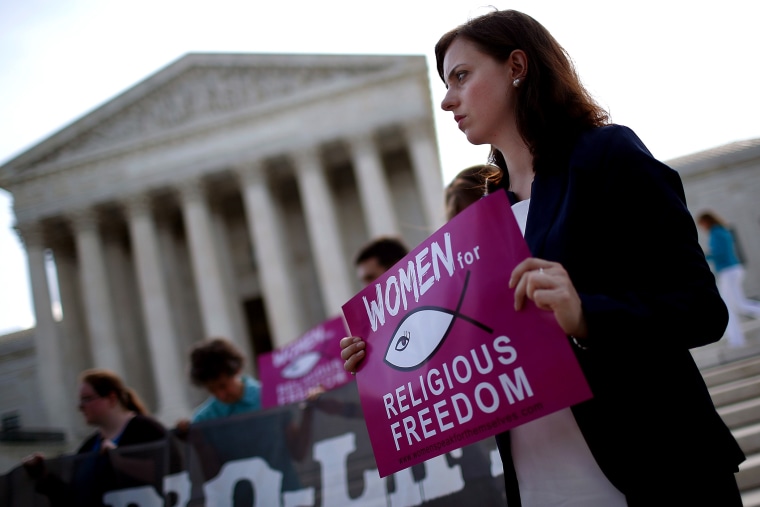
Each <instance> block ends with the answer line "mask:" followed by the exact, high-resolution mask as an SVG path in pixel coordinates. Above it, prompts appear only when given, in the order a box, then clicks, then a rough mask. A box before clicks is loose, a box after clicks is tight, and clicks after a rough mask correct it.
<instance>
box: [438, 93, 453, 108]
mask: <svg viewBox="0 0 760 507" xmlns="http://www.w3.org/2000/svg"><path fill="white" fill-rule="evenodd" d="M441 109H443V110H444V111H451V110H452V109H454V97H453V94H452V93H451V88H449V89H448V90H446V95H444V96H443V100H442V101H441Z"/></svg>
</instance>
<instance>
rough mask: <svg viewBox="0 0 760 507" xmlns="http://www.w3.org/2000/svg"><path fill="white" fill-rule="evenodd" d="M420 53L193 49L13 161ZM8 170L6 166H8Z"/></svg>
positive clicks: (57, 155) (163, 125) (29, 160)
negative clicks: (288, 53)
mask: <svg viewBox="0 0 760 507" xmlns="http://www.w3.org/2000/svg"><path fill="white" fill-rule="evenodd" d="M419 58H420V57H419V56H413V57H410V56H384V55H272V54H206V53H193V54H188V55H186V56H184V57H183V58H181V59H179V60H177V61H176V62H174V63H173V64H171V65H169V66H168V67H166V68H164V69H163V70H161V71H159V72H157V73H156V74H154V75H152V76H150V77H149V78H147V79H146V80H145V81H143V82H141V83H139V84H138V85H136V86H135V87H133V88H131V89H129V90H127V91H126V92H124V93H123V94H121V95H119V96H118V97H116V98H115V99H113V100H111V101H109V102H108V103H106V104H104V105H103V106H101V107H99V108H98V109H96V110H94V111H93V112H91V113H89V114H87V115H85V116H84V117H83V118H81V119H79V120H77V121H76V122H74V123H72V124H71V125H69V126H68V127H66V128H64V129H62V130H61V131H59V132H58V133H56V134H54V135H53V136H51V137H50V138H48V139H46V140H45V141H43V142H42V143H40V144H38V145H36V146H34V147H33V148H31V149H30V150H28V151H27V152H25V153H23V154H21V155H20V156H19V157H16V159H14V160H13V161H11V162H10V163H9V164H8V165H12V166H13V169H12V170H13V172H14V173H15V174H19V173H20V172H22V171H23V170H24V169H25V168H27V167H31V166H41V165H48V164H56V163H58V162H65V161H69V160H73V159H78V158H80V157H82V156H87V155H88V154H92V153H101V152H103V150H108V149H109V148H110V147H117V146H124V145H126V144H129V143H130V142H135V141H139V140H141V139H145V138H149V137H153V138H155V137H156V136H161V135H164V134H170V133H172V132H179V131H181V130H182V129H184V128H188V127H192V126H193V125H198V124H199V123H204V122H214V121H223V120H224V118H225V117H227V116H230V115H234V114H236V113H238V112H240V111H244V110H250V109H253V108H256V107H260V106H264V105H266V104H268V103H272V102H277V101H280V102H282V101H287V100H288V99H289V98H291V99H293V100H295V99H296V98H298V97H302V96H303V95H304V94H308V93H309V92H313V91H314V90H319V89H323V88H326V87H330V86H335V85H336V83H343V84H344V85H345V86H351V83H352V82H354V81H355V82H356V83H357V85H358V83H361V82H363V81H364V80H365V79H366V78H367V77H369V76H372V75H374V74H376V73H378V72H383V71H384V70H386V69H389V68H391V67H396V66H398V65H399V64H401V65H403V64H404V63H405V62H407V61H409V60H410V59H415V60H416V59H419ZM6 167H7V166H6Z"/></svg>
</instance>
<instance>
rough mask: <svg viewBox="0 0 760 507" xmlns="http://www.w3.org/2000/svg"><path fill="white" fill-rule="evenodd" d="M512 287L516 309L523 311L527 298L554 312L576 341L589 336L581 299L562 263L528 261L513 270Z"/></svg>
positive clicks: (532, 259) (533, 259) (539, 260)
mask: <svg viewBox="0 0 760 507" xmlns="http://www.w3.org/2000/svg"><path fill="white" fill-rule="evenodd" d="M509 287H510V288H512V289H515V310H518V311H519V310H520V309H522V308H523V307H524V306H525V298H528V299H530V300H531V301H533V302H534V303H535V304H536V306H537V307H539V308H541V309H542V310H547V311H550V312H553V313H554V317H555V318H556V319H557V323H558V324H559V326H560V327H561V328H562V330H563V331H564V332H565V333H566V334H568V335H570V336H573V337H575V338H585V337H586V335H587V334H588V329H587V327H586V318H585V317H584V316H583V307H582V305H581V298H580V296H579V295H578V291H576V290H575V286H574V285H573V282H572V281H571V280H570V276H568V274H567V271H565V268H564V267H562V264H559V263H557V262H550V261H546V260H543V259H536V258H534V257H530V258H528V259H525V260H524V261H522V262H521V263H520V264H518V265H517V267H515V269H514V270H513V271H512V276H511V277H510V279H509Z"/></svg>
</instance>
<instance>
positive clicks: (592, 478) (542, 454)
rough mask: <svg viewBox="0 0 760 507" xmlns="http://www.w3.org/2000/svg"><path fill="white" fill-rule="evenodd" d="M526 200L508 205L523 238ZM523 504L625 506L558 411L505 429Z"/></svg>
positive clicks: (568, 416) (570, 420) (566, 414)
mask: <svg viewBox="0 0 760 507" xmlns="http://www.w3.org/2000/svg"><path fill="white" fill-rule="evenodd" d="M529 207H530V199H527V200H525V201H520V202H518V203H517V204H515V205H513V206H512V211H513V212H514V214H515V218H517V223H518V224H519V226H520V231H522V233H523V236H524V235H525V225H526V223H527V221H528V209H529ZM509 435H510V441H511V442H512V461H513V462H514V465H515V471H516V472H517V482H518V484H519V486H520V499H521V500H522V505H523V507H555V506H557V507H558V506H562V507H626V505H627V502H626V501H625V496H624V495H623V494H622V493H621V492H620V491H618V490H617V488H615V486H613V485H612V483H610V481H609V480H608V479H607V477H606V476H605V475H604V474H603V473H602V470H601V469H600V468H599V465H597V463H596V460H594V457H593V456H592V455H591V451H590V450H589V448H588V445H587V444H586V440H585V439H584V438H583V435H582V434H581V430H580V429H579V428H578V423H576V422H575V417H573V412H572V411H571V410H570V409H569V408H566V409H563V410H560V411H558V412H554V413H552V414H549V415H547V416H545V417H542V418H540V419H536V420H535V421H531V422H529V423H527V424H523V425H521V426H518V427H516V428H513V429H511V430H510V431H509Z"/></svg>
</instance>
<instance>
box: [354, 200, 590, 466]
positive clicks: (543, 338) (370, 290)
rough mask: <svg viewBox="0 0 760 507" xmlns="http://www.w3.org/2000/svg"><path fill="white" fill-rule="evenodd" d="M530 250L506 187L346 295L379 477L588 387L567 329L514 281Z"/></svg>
mask: <svg viewBox="0 0 760 507" xmlns="http://www.w3.org/2000/svg"><path fill="white" fill-rule="evenodd" d="M529 255H530V252H529V250H528V247H527V245H526V243H525V241H524V239H523V237H522V234H521V232H520V229H519V226H518V224H517V222H516V220H515V217H514V215H513V214H512V211H511V209H510V206H509V203H508V201H507V198H506V195H505V193H504V192H497V193H494V194H492V195H490V196H488V197H486V198H484V199H481V200H480V201H479V202H477V203H475V204H473V205H471V206H470V207H468V208H467V209H466V210H464V211H463V212H462V213H460V214H459V215H457V216H456V217H454V219H452V220H451V221H450V222H449V223H447V224H446V225H444V226H443V227H441V228H440V229H439V230H438V231H436V232H435V233H433V234H432V235H431V236H430V237H429V238H428V239H427V240H425V241H423V242H422V243H421V244H420V245H419V246H417V247H416V248H415V249H414V250H412V251H411V252H410V253H409V254H408V255H407V256H406V257H405V258H404V259H402V260H401V261H400V262H399V263H397V264H396V265H395V266H394V267H392V268H391V269H389V270H388V271H386V273H385V274H384V275H382V276H381V277H380V278H378V279H377V280H376V281H375V283H373V284H372V285H370V286H368V287H366V288H364V289H363V290H362V291H361V292H359V293H358V294H357V295H356V296H355V297H353V298H352V299H351V300H350V301H348V302H347V303H346V304H345V305H344V306H343V312H344V315H345V318H346V322H347V324H348V326H349V329H350V331H351V333H350V334H351V335H352V336H360V337H362V338H364V339H365V341H366V343H367V348H366V357H365V359H364V360H363V361H362V363H361V364H360V366H359V371H358V372H357V375H356V376H357V384H358V387H359V393H360V397H361V404H362V408H363V410H364V415H365V420H366V421H367V428H368V431H369V436H370V440H371V442H372V448H373V450H374V453H375V459H376V461H377V465H378V470H379V472H380V475H381V476H386V475H389V474H391V473H393V472H396V471H399V470H402V469H404V468H406V467H408V466H410V465H413V464H415V463H419V462H421V461H423V460H428V459H430V458H432V457H434V456H437V455H440V454H442V453H446V452H449V451H451V450H453V449H457V448H459V447H462V446H464V445H467V444H471V443H473V442H476V441H478V440H481V439H484V438H486V437H489V436H492V435H495V434H497V433H501V432H503V431H505V430H508V429H510V428H513V427H515V426H517V425H520V424H524V423H527V422H529V421H532V420H534V419H537V418H539V417H542V416H545V415H548V414H550V413H553V412H556V411H557V410H560V409H563V408H566V407H568V406H571V405H574V404H576V403H579V402H581V401H584V400H586V399H589V398H590V397H591V392H590V389H589V387H588V384H587V383H586V380H585V378H584V376H583V373H582V371H581V369H580V367H579V365H578V363H577V360H576V358H575V355H574V353H573V351H572V348H571V345H570V343H569V341H568V339H567V336H565V334H564V333H563V332H562V330H561V328H560V327H559V326H558V324H557V323H556V321H555V320H554V315H553V314H552V313H550V312H547V311H543V310H540V309H538V308H537V307H536V306H535V305H534V304H533V303H532V302H531V301H527V304H526V307H525V308H523V309H522V310H520V311H515V309H514V291H513V290H512V289H510V288H509V286H508V281H509V277H510V274H511V272H512V270H513V269H514V267H515V266H516V265H517V264H518V263H519V262H521V261H522V260H524V259H525V258H527V257H528V256H529Z"/></svg>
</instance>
